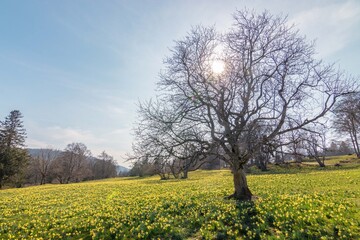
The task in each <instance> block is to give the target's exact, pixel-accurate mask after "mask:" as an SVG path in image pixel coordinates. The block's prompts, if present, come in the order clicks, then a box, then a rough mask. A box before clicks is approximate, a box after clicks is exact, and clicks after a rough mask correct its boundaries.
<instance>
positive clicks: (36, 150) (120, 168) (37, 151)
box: [27, 148, 130, 174]
mask: <svg viewBox="0 0 360 240" xmlns="http://www.w3.org/2000/svg"><path fill="white" fill-rule="evenodd" d="M41 150H42V149H40V148H28V149H27V151H28V153H29V154H30V156H32V157H36V156H38V155H39V154H40V151H41ZM52 152H53V153H54V155H58V154H60V153H61V152H62V151H60V150H52ZM90 158H91V159H97V158H96V157H90ZM129 171H130V169H128V168H126V167H123V166H121V165H118V164H116V172H117V174H119V173H127V172H129Z"/></svg>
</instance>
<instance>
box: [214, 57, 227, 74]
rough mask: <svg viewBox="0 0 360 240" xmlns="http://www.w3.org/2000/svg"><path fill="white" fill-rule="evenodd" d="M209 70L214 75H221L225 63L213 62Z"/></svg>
mask: <svg viewBox="0 0 360 240" xmlns="http://www.w3.org/2000/svg"><path fill="white" fill-rule="evenodd" d="M211 70H212V71H213V73H215V74H221V73H222V72H223V71H224V70H225V63H224V61H221V60H214V61H213V62H212V63H211Z"/></svg>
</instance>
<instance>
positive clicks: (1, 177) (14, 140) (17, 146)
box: [0, 110, 28, 188]
mask: <svg viewBox="0 0 360 240" xmlns="http://www.w3.org/2000/svg"><path fill="white" fill-rule="evenodd" d="M21 118H22V115H21V113H20V111H18V110H14V111H11V112H10V114H9V115H8V116H7V117H6V118H5V121H4V122H0V188H1V187H2V185H3V182H4V181H5V180H8V179H10V178H13V179H14V180H15V181H14V184H15V185H16V186H20V185H21V180H22V178H21V175H22V171H24V170H25V169H24V167H25V166H26V163H27V161H28V154H27V152H26V151H25V150H24V149H22V148H21V147H23V146H24V143H25V138H26V132H25V129H24V126H23V122H22V120H21Z"/></svg>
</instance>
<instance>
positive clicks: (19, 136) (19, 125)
mask: <svg viewBox="0 0 360 240" xmlns="http://www.w3.org/2000/svg"><path fill="white" fill-rule="evenodd" d="M22 117H23V116H22V114H21V112H20V111H19V110H13V111H11V112H10V114H9V115H8V116H7V117H6V118H5V121H4V122H1V124H0V144H1V145H0V146H1V147H2V148H19V147H23V146H24V145H25V138H26V130H25V128H24V125H23V122H22V120H21V118H22Z"/></svg>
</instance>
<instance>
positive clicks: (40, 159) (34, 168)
mask: <svg viewBox="0 0 360 240" xmlns="http://www.w3.org/2000/svg"><path fill="white" fill-rule="evenodd" d="M59 156H60V151H58V150H54V149H52V148H46V149H40V151H39V153H38V154H37V156H33V157H31V160H30V165H29V168H30V172H29V175H31V176H32V178H35V179H34V180H35V182H37V178H38V177H39V180H40V185H42V184H45V183H46V179H47V178H48V177H49V174H50V172H51V164H52V163H53V162H54V161H55V160H56V159H57V158H58V157H59Z"/></svg>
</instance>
